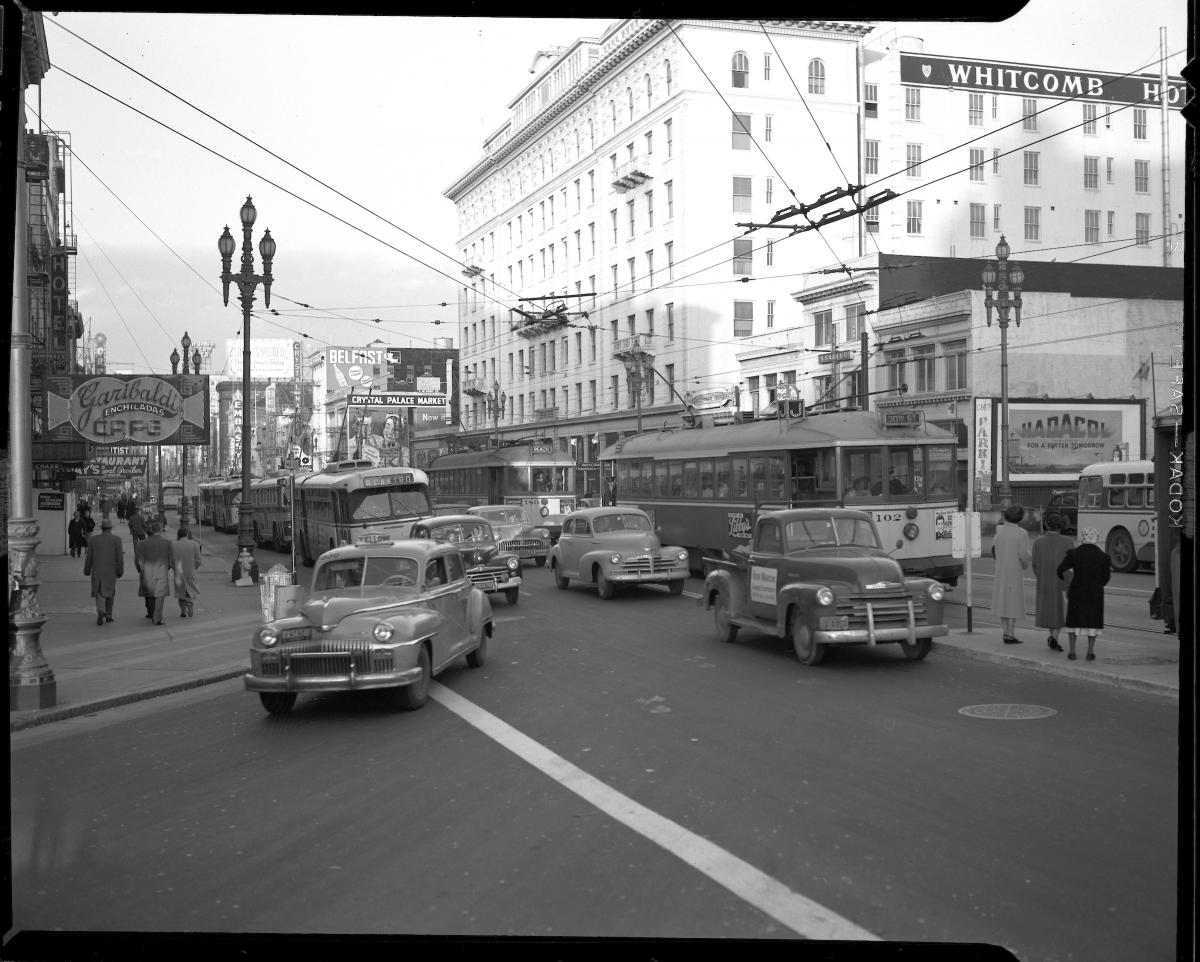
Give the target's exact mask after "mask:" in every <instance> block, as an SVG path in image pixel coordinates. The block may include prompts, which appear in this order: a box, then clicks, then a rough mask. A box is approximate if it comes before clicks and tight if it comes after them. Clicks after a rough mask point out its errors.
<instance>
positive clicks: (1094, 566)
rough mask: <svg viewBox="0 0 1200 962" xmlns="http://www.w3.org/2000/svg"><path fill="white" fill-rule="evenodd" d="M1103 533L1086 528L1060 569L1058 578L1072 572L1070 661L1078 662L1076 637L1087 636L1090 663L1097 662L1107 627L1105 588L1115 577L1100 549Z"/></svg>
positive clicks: (1110, 564)
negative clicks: (1099, 643) (1098, 645)
mask: <svg viewBox="0 0 1200 962" xmlns="http://www.w3.org/2000/svg"><path fill="white" fill-rule="evenodd" d="M1099 542H1100V532H1099V531H1097V530H1096V529H1095V528H1091V527H1088V528H1083V529H1081V530H1080V532H1079V546H1078V547H1075V548H1072V549H1071V550H1070V551H1068V552H1067V554H1066V557H1064V558H1063V560H1062V562H1061V563H1060V564H1059V566H1058V574H1059V577H1062V578H1064V580H1065V574H1066V572H1068V571H1069V572H1071V579H1070V583H1069V584H1068V586H1067V657H1068V658H1069V659H1070V660H1071V661H1074V660H1075V636H1076V635H1077V634H1083V635H1087V660H1088V661H1095V660H1096V653H1095V651H1094V649H1095V647H1096V639H1097V638H1099V637H1100V629H1101V628H1103V627H1104V586H1105V585H1106V584H1108V579H1109V578H1110V577H1112V562H1111V561H1110V560H1109V557H1108V555H1106V554H1105V553H1104V551H1103V550H1102V549H1101V547H1100V544H1099Z"/></svg>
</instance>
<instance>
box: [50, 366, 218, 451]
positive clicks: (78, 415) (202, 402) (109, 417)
mask: <svg viewBox="0 0 1200 962" xmlns="http://www.w3.org/2000/svg"><path fill="white" fill-rule="evenodd" d="M46 428H47V434H46V439H47V440H50V441H73V440H76V439H78V438H84V439H86V440H88V441H91V442H93V443H96V444H120V443H122V442H135V443H140V444H207V443H208V376H207V375H204V374H200V375H178V374H172V375H156V374H147V375H134V374H108V375H103V376H100V377H94V376H91V375H87V374H72V375H69V376H63V377H48V378H46Z"/></svg>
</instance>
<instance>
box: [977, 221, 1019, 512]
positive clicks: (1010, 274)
mask: <svg viewBox="0 0 1200 962" xmlns="http://www.w3.org/2000/svg"><path fill="white" fill-rule="evenodd" d="M1009 251H1010V248H1009V246H1008V242H1007V241H1006V240H1005V239H1004V235H1003V234H1001V235H1000V243H999V244H997V245H996V260H994V261H989V262H988V263H987V265H986V266H985V267H984V269H983V291H984V294H986V295H987V296H986V297H985V298H984V301H983V304H984V307H985V309H986V311H987V323H988V327H991V326H992V308H993V307H994V308H996V316H997V320H998V322H999V324H1000V420H1001V424H1000V504H1001V505H1002V506H1003V507H1006V508H1007V507H1008V506H1009V505H1010V504H1012V488H1011V487H1010V486H1009V483H1008V312H1009V310H1010V309H1011V308H1015V314H1014V320H1015V321H1016V325H1017V327H1020V326H1021V285H1022V284H1024V283H1025V271H1023V270H1022V269H1021V265H1020V264H1018V263H1017V262H1016V261H1013V262H1012V263H1011V264H1010V263H1009V260H1008V255H1009ZM993 292H994V293H995V295H996V296H995V297H994V298H993V297H992V294H993ZM1010 295H1011V296H1010Z"/></svg>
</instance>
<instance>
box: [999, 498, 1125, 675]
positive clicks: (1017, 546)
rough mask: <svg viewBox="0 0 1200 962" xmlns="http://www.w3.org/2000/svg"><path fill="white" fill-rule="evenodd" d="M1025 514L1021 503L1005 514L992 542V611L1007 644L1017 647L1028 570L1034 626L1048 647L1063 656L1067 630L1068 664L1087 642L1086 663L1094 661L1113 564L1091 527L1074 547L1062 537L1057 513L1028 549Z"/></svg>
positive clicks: (1049, 516)
mask: <svg viewBox="0 0 1200 962" xmlns="http://www.w3.org/2000/svg"><path fill="white" fill-rule="evenodd" d="M1024 517H1025V509H1024V508H1023V507H1021V506H1020V505H1019V504H1014V505H1009V506H1008V507H1007V508H1005V509H1004V522H1003V523H1002V524H1000V525H998V526H997V528H996V535H995V539H994V541H993V542H992V556H993V557H994V558H995V559H996V575H995V581H994V582H993V586H992V612H993V613H994V614H995V615H996V616H997V617H999V618H1000V623H1001V625H1002V627H1003V631H1004V643H1005V644H1006V645H1019V644H1020V643H1021V639H1020V638H1018V637H1017V635H1016V623H1017V619H1018V618H1021V617H1022V616H1023V615H1024V614H1025V591H1024V572H1025V571H1026V570H1027V569H1029V568H1032V569H1033V574H1034V577H1035V579H1036V581H1037V591H1036V605H1035V609H1034V624H1035V625H1036V626H1037V627H1039V628H1045V629H1046V631H1047V632H1048V634H1047V637H1046V644H1047V645H1048V646H1049V648H1050V649H1051V650H1052V651H1062V650H1063V646H1062V643H1061V642H1060V641H1059V640H1058V639H1059V634H1060V633H1061V632H1062V630H1063V629H1064V628H1065V629H1066V631H1067V649H1066V650H1067V659H1068V660H1070V661H1075V660H1076V658H1077V656H1076V654H1075V644H1076V641H1077V639H1078V637H1079V636H1080V635H1082V636H1084V637H1085V638H1086V639H1087V654H1086V658H1087V660H1088V661H1095V660H1096V651H1095V649H1096V639H1097V638H1099V637H1100V631H1101V629H1102V628H1103V627H1104V586H1105V585H1107V584H1108V581H1109V579H1110V578H1111V577H1112V562H1111V561H1110V559H1109V557H1108V555H1107V554H1105V552H1104V551H1103V550H1102V549H1101V548H1100V545H1099V543H1098V542H1099V540H1100V534H1099V532H1098V531H1097V530H1096V529H1095V528H1084V529H1083V530H1081V531H1080V532H1079V541H1080V543H1079V544H1078V545H1076V544H1075V542H1073V541H1072V540H1071V539H1070V538H1068V537H1067V536H1066V535H1065V534H1063V533H1062V528H1063V519H1062V516H1061V515H1059V514H1056V513H1051V514H1048V515H1047V516H1046V518H1045V527H1046V533H1045V534H1043V535H1042V536H1041V537H1040V538H1038V540H1037V543H1036V544H1034V545H1033V546H1032V548H1031V547H1030V541H1029V534H1028V532H1026V531H1025V529H1023V528H1022V527H1020V524H1021V521H1022V519H1024Z"/></svg>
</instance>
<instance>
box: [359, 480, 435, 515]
mask: <svg viewBox="0 0 1200 962" xmlns="http://www.w3.org/2000/svg"><path fill="white" fill-rule="evenodd" d="M347 495H348V501H349V503H348V508H349V515H350V519H351V520H352V521H386V520H389V519H392V518H417V517H421V516H423V515H428V514H432V513H433V509H432V508H431V507H430V506H429V498H428V496H427V495H426V494H425V491H424V489H422V488H413V487H403V488H401V487H396V488H361V489H359V490H356V491H349V492H347Z"/></svg>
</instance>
